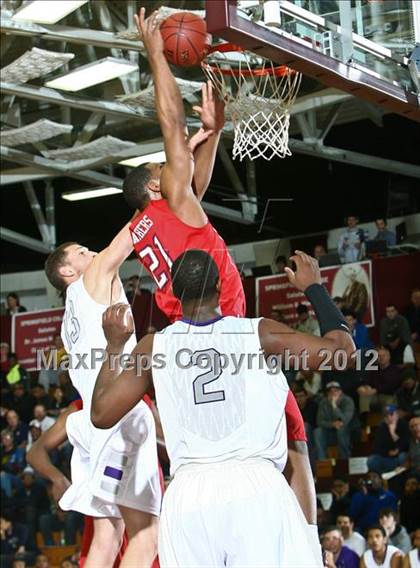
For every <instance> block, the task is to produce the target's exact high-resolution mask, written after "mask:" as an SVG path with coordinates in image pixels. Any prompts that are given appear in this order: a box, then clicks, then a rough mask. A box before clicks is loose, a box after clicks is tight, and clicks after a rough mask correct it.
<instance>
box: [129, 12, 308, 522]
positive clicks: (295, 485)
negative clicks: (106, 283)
mask: <svg viewBox="0 0 420 568" xmlns="http://www.w3.org/2000/svg"><path fill="white" fill-rule="evenodd" d="M136 24H137V27H138V29H139V32H140V34H141V36H142V38H143V42H144V45H145V47H146V49H147V52H148V56H149V63H150V66H151V70H152V73H153V78H154V85H155V93H156V108H157V113H158V118H159V123H160V126H161V129H162V135H163V140H164V145H165V152H166V164H165V165H164V166H163V167H162V166H161V164H151V163H150V164H146V165H144V166H139V167H137V168H135V169H134V170H133V171H132V172H131V173H130V174H129V175H128V176H127V178H126V179H125V181H124V185H123V189H124V196H125V199H126V201H127V202H128V204H129V205H130V206H131V207H132V208H133V209H138V210H139V214H138V215H137V216H136V217H135V219H134V220H133V221H132V223H131V225H130V231H131V235H132V239H133V246H134V249H135V251H136V254H137V256H138V258H139V260H140V262H141V263H142V264H143V265H144V266H145V268H146V269H147V270H148V271H149V272H150V273H151V275H152V276H153V278H154V280H155V282H156V284H157V286H158V291H157V292H156V301H157V304H158V306H159V307H160V309H161V310H162V311H163V312H164V313H165V315H166V316H167V317H168V318H169V319H170V320H171V321H174V320H176V319H179V318H180V317H181V304H180V302H179V301H178V300H177V299H176V298H175V296H174V295H173V293H172V290H171V280H170V271H171V266H172V262H173V260H174V259H176V258H177V257H178V256H179V255H180V254H181V253H183V252H185V251H186V250H188V249H192V248H194V249H201V250H205V251H207V252H208V253H209V254H210V255H211V256H212V257H213V258H214V260H215V262H216V265H217V267H218V269H219V274H220V279H221V294H220V308H221V311H222V314H223V315H233V316H241V317H243V316H245V294H244V291H243V286H242V282H241V279H240V276H239V273H238V271H237V268H236V266H235V264H234V262H233V260H232V258H231V256H230V255H229V252H228V250H227V248H226V245H225V242H224V241H223V239H222V238H221V237H220V235H219V234H218V233H217V231H216V230H215V229H214V227H213V226H212V225H211V224H210V222H209V220H208V218H207V216H206V214H205V213H204V210H203V208H202V206H201V204H200V201H201V199H202V198H203V196H204V194H205V192H206V190H207V188H208V185H209V183H210V178H211V175H212V171H213V165H214V161H215V155H216V150H217V145H218V142H219V138H220V133H221V129H222V128H223V124H224V105H223V103H222V102H221V101H219V100H217V98H216V97H214V94H213V89H212V86H211V83H208V84H207V85H205V86H203V89H202V106H201V107H195V109H196V110H197V111H198V112H199V113H200V116H201V120H202V123H203V127H202V129H200V130H199V131H198V133H197V134H196V135H195V136H193V137H192V139H191V140H190V143H188V141H187V139H186V137H185V114H184V107H183V102H182V98H181V95H180V92H179V89H178V86H177V84H176V82H175V80H174V77H173V75H172V73H171V70H170V68H169V65H168V63H167V61H166V59H165V57H164V55H163V43H162V38H161V35H160V31H159V26H158V23H157V21H156V13H154V14H153V15H152V16H151V17H150V18H148V19H147V20H146V21H145V20H144V10H143V9H142V10H141V11H140V16H139V17H138V18H136ZM200 142H201V143H200ZM285 412H286V420H287V430H288V442H289V457H288V465H287V468H286V471H285V475H286V478H287V480H288V482H289V483H290V485H291V487H292V489H293V490H294V492H295V494H296V496H297V498H298V500H299V502H300V504H301V506H302V509H303V511H304V513H305V516H306V518H307V520H308V523H310V524H314V523H316V499H315V495H314V494H313V495H311V499H308V495H310V494H311V492H312V484H311V479H312V473H311V469H310V465H309V458H308V453H307V445H306V435H305V429H304V424H303V420H302V416H301V414H300V411H299V408H298V406H297V404H296V401H295V399H294V396H293V394H292V393H291V392H289V395H288V397H287V402H286V408H285ZM308 503H309V504H308Z"/></svg>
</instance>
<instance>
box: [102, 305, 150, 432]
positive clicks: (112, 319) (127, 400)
mask: <svg viewBox="0 0 420 568" xmlns="http://www.w3.org/2000/svg"><path fill="white" fill-rule="evenodd" d="M127 310H128V305H127V304H114V305H113V306H111V307H109V308H108V309H107V310H106V311H105V312H104V315H103V319H102V324H103V329H104V333H105V337H106V339H107V349H106V353H107V359H106V360H105V361H104V363H103V365H102V368H101V370H100V372H99V375H98V378H97V379H96V383H95V390H94V391H93V397H92V408H91V420H92V423H93V425H94V426H96V427H97V428H111V427H112V426H114V424H116V423H117V422H118V421H119V420H121V418H123V416H125V415H126V414H127V412H128V411H129V410H131V409H132V408H133V407H134V406H135V405H136V404H137V403H138V402H139V400H141V399H142V398H143V396H144V395H145V394H146V392H147V391H148V390H149V388H150V386H151V385H152V371H151V368H150V366H149V365H146V364H144V363H145V362H151V361H152V350H153V335H146V336H145V337H143V339H142V340H141V341H140V342H139V343H138V344H137V346H136V348H135V349H134V351H133V353H132V354H131V359H130V361H127V356H122V353H123V350H124V346H125V344H126V342H127V340H128V339H129V338H130V337H131V335H132V334H133V332H134V323H133V319H132V317H131V316H130V315H128V314H127ZM127 316H128V317H127ZM123 367H125V370H122V371H121V369H122V368H123ZM120 371H121V372H120Z"/></svg>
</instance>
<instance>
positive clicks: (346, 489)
mask: <svg viewBox="0 0 420 568" xmlns="http://www.w3.org/2000/svg"><path fill="white" fill-rule="evenodd" d="M331 493H332V495H333V500H332V503H331V507H330V515H331V519H332V521H333V522H334V523H337V525H338V526H339V527H340V525H339V524H338V519H339V518H341V517H347V516H348V514H349V510H350V505H351V494H350V485H349V482H348V480H346V479H343V478H339V477H336V478H335V479H334V481H333V482H332V488H331ZM340 528H341V527H340ZM343 536H344V538H346V536H345V534H344V532H343ZM359 556H360V555H359Z"/></svg>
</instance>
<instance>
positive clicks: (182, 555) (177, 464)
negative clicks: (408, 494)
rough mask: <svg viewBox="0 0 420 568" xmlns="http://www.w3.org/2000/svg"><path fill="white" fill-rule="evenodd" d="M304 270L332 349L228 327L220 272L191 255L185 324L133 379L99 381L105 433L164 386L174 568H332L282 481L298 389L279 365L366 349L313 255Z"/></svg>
mask: <svg viewBox="0 0 420 568" xmlns="http://www.w3.org/2000/svg"><path fill="white" fill-rule="evenodd" d="M292 258H293V260H294V261H295V262H296V265H297V271H296V273H294V272H292V271H289V273H288V274H289V280H290V281H291V282H292V283H293V284H294V285H295V286H296V287H297V288H298V289H300V290H302V291H305V293H306V295H307V297H308V299H309V300H310V301H311V302H312V304H313V307H314V309H315V311H316V313H317V315H318V317H319V320H320V327H321V331H322V333H323V337H314V336H308V335H305V334H302V333H298V332H296V331H294V330H292V329H291V328H289V327H288V326H286V325H284V324H280V323H278V322H274V321H272V320H267V319H263V318H260V319H240V318H233V317H225V318H222V317H221V316H220V311H219V306H218V297H219V290H220V281H219V274H218V270H217V266H216V264H215V262H214V261H213V259H212V258H211V257H210V256H209V255H207V254H206V253H205V252H204V251H197V250H189V251H187V252H185V253H184V254H183V255H181V256H180V257H179V258H178V259H177V260H176V261H175V262H174V264H173V267H172V281H173V291H174V294H175V296H176V297H177V298H179V299H180V301H181V303H182V311H183V320H180V321H178V322H176V323H174V324H172V325H170V326H169V327H167V328H166V329H165V330H164V331H163V332H161V333H158V334H156V335H154V336H153V335H150V336H146V337H145V338H143V339H142V340H141V341H140V342H139V344H138V345H137V347H136V349H135V350H134V352H133V362H134V361H135V360H136V359H137V361H136V363H137V364H136V365H133V367H132V368H131V369H129V370H125V371H123V372H122V373H121V374H120V375H119V376H117V375H118V370H115V369H114V368H112V366H110V365H109V363H108V362H104V364H103V366H102V369H101V371H100V373H99V376H98V379H97V382H96V385H95V391H94V393H93V400H92V413H91V416H92V421H93V423H94V424H95V425H96V426H98V427H99V428H109V427H111V426H112V425H113V424H115V423H116V422H117V421H118V420H119V419H120V417H121V416H123V415H124V414H125V413H126V412H128V411H129V410H130V408H132V407H133V406H134V405H135V404H137V402H138V400H139V399H140V398H141V397H142V396H144V394H145V392H146V391H147V390H148V389H149V388H150V387H151V385H152V382H153V385H154V388H155V392H156V398H157V403H158V409H159V413H160V418H161V421H162V426H163V430H164V434H165V440H166V446H167V450H168V454H169V457H170V460H171V471H172V475H173V476H174V478H173V481H172V483H171V484H170V486H169V489H168V491H167V492H166V494H165V497H164V501H163V508H162V516H161V523H160V532H159V559H160V562H161V565H162V566H163V567H180V568H192V567H202V566H209V567H210V566H212V567H218V566H231V567H236V566H247V567H251V566H252V567H253V568H255V567H264V568H267V567H279V566H280V567H281V568H292V567H293V568H315V567H319V568H320V567H321V566H322V558H321V555H320V552H319V547H316V546H314V537H313V534H314V531H313V528H312V529H310V528H309V527H308V524H307V522H306V520H305V518H304V515H303V513H302V509H301V508H300V507H299V504H298V501H297V499H296V497H295V495H294V493H293V492H292V491H291V489H290V487H289V485H288V484H287V483H286V481H285V479H284V477H283V474H282V470H283V468H284V465H285V461H286V455H287V444H286V428H285V415H284V412H281V410H282V408H283V409H284V405H285V401H286V398H287V394H288V386H287V382H286V380H285V377H284V375H283V373H282V372H281V370H280V367H279V366H278V365H276V366H275V367H274V368H273V360H271V361H270V356H273V355H276V356H277V357H278V356H279V355H285V354H286V351H287V350H289V352H290V353H291V354H292V355H294V354H298V355H302V352H303V351H305V352H306V355H305V361H306V363H307V365H308V367H309V368H311V369H316V368H317V367H319V365H320V363H321V360H322V355H323V354H324V355H325V349H327V350H328V349H329V350H330V351H331V352H335V351H336V350H337V349H342V350H343V353H344V354H346V355H347V356H350V355H351V353H352V352H353V350H354V344H353V341H352V338H351V335H350V334H349V331H348V327H347V325H346V322H345V320H344V318H343V316H342V314H341V313H340V312H339V311H338V309H337V308H336V307H335V305H334V304H333V302H332V301H331V299H330V297H329V296H328V294H327V292H326V291H325V289H324V288H323V287H322V286H321V285H320V282H321V278H320V273H319V268H318V265H317V263H316V261H315V260H314V259H311V258H310V257H308V256H307V255H305V254H304V253H302V252H297V253H296V255H295V256H294V257H292ZM125 313H126V309H125V306H124V305H120V306H118V305H117V306H112V307H111V308H110V309H108V310H107V312H106V313H105V314H104V331H105V335H106V337H107V340H108V347H107V350H108V353H109V355H110V356H111V355H114V356H118V354H119V353H121V352H122V348H123V345H124V343H125V341H126V338H127V337H128V336H129V335H130V334H131V331H132V322H130V320H128V322H125ZM322 350H324V351H322ZM274 362H278V360H277V359H275V361H274Z"/></svg>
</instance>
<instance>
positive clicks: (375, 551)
mask: <svg viewBox="0 0 420 568" xmlns="http://www.w3.org/2000/svg"><path fill="white" fill-rule="evenodd" d="M366 537H367V538H366V539H367V543H368V547H369V550H366V552H365V553H364V554H363V556H362V558H361V560H360V568H400V566H401V561H402V558H403V554H402V552H401V550H400V549H399V548H397V547H396V546H392V545H391V544H387V536H386V532H385V529H384V528H383V527H381V525H375V526H373V527H370V528H369V529H368V530H367V533H366Z"/></svg>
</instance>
